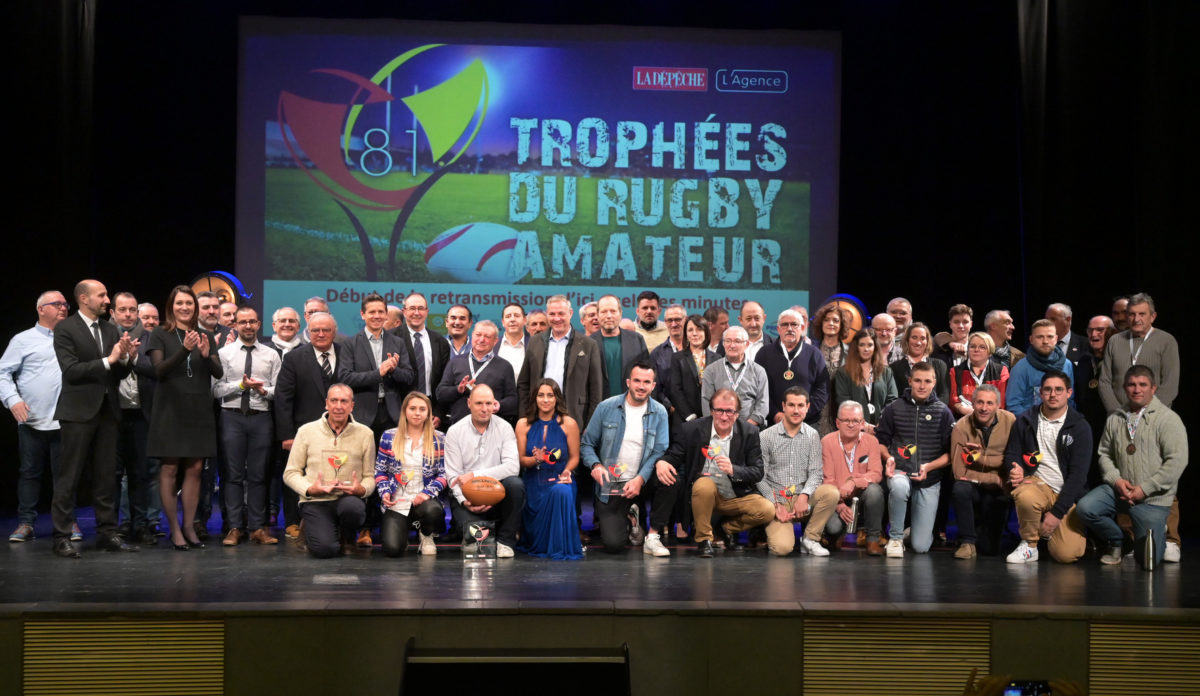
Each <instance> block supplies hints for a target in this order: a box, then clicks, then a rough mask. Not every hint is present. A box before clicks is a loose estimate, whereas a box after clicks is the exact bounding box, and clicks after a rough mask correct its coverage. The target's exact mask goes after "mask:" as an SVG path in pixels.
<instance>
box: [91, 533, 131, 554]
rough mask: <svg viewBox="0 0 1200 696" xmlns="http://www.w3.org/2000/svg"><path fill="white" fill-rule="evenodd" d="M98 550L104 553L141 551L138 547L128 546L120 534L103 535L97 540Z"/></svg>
mask: <svg viewBox="0 0 1200 696" xmlns="http://www.w3.org/2000/svg"><path fill="white" fill-rule="evenodd" d="M96 548H98V549H103V550H104V551H141V549H140V548H138V547H137V546H133V545H132V544H126V543H125V540H124V539H122V538H121V536H120V535H119V534H113V533H110V534H102V535H100V538H99V539H97V540H96Z"/></svg>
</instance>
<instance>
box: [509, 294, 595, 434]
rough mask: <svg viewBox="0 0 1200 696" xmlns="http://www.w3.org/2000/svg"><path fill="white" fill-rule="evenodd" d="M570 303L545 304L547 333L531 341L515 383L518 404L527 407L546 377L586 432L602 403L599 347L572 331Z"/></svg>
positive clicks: (558, 299) (553, 300) (562, 299)
mask: <svg viewBox="0 0 1200 696" xmlns="http://www.w3.org/2000/svg"><path fill="white" fill-rule="evenodd" d="M571 314H572V312H571V301H570V300H568V299H567V297H566V296H565V295H552V296H551V297H550V298H549V299H548V300H546V318H547V321H549V323H550V330H549V331H543V332H542V333H540V334H537V335H535V336H532V337H530V339H529V343H528V344H527V345H526V346H525V365H524V367H522V368H521V377H520V378H519V379H518V380H517V403H518V404H528V403H529V394H530V391H531V389H532V386H533V385H534V384H536V383H537V381H538V380H540V379H542V378H543V377H549V378H550V379H553V380H554V381H555V382H558V386H559V387H560V388H561V389H562V392H563V399H564V400H565V401H566V407H567V412H568V413H570V414H571V417H572V418H574V419H575V422H576V423H579V427H580V428H586V427H587V422H588V420H590V419H591V417H592V412H593V411H595V410H596V406H597V405H598V404H599V403H600V402H601V401H603V399H602V393H603V389H604V377H603V368H602V363H601V359H600V347H599V346H597V345H596V342H595V341H593V340H592V339H590V338H588V337H587V336H580V335H579V334H577V333H575V332H574V331H572V330H571Z"/></svg>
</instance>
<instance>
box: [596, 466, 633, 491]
mask: <svg viewBox="0 0 1200 696" xmlns="http://www.w3.org/2000/svg"><path fill="white" fill-rule="evenodd" d="M604 471H605V472H606V473H607V474H608V477H607V479H606V480H605V482H604V485H603V486H601V487H600V488H601V490H602V491H603V492H604V493H605V495H607V496H609V497H610V498H611V497H613V496H616V497H618V498H620V497H622V496H623V495H624V494H625V484H626V483H627V482H628V481H629V480H630V479H632V478H633V472H632V471H631V470H630V468H629V465H628V464H625V463H623V462H612V461H606V462H604Z"/></svg>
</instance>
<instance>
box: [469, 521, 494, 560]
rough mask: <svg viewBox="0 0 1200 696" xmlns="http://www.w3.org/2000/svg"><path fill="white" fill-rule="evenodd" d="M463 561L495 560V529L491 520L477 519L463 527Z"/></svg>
mask: <svg viewBox="0 0 1200 696" xmlns="http://www.w3.org/2000/svg"><path fill="white" fill-rule="evenodd" d="M462 554H463V560H464V561H479V560H483V561H487V560H492V561H494V560H496V529H495V527H494V525H493V523H491V522H487V521H484V520H477V521H475V522H469V523H467V525H466V526H465V527H464V528H463V540H462Z"/></svg>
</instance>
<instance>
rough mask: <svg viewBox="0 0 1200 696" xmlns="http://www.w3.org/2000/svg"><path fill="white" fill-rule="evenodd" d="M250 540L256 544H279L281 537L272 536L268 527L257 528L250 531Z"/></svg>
mask: <svg viewBox="0 0 1200 696" xmlns="http://www.w3.org/2000/svg"><path fill="white" fill-rule="evenodd" d="M250 541H253V542H254V543H256V544H278V543H279V539H276V538H275V537H273V536H271V533H270V532H268V531H267V530H266V529H256V530H254V531H253V532H251V533H250Z"/></svg>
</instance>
